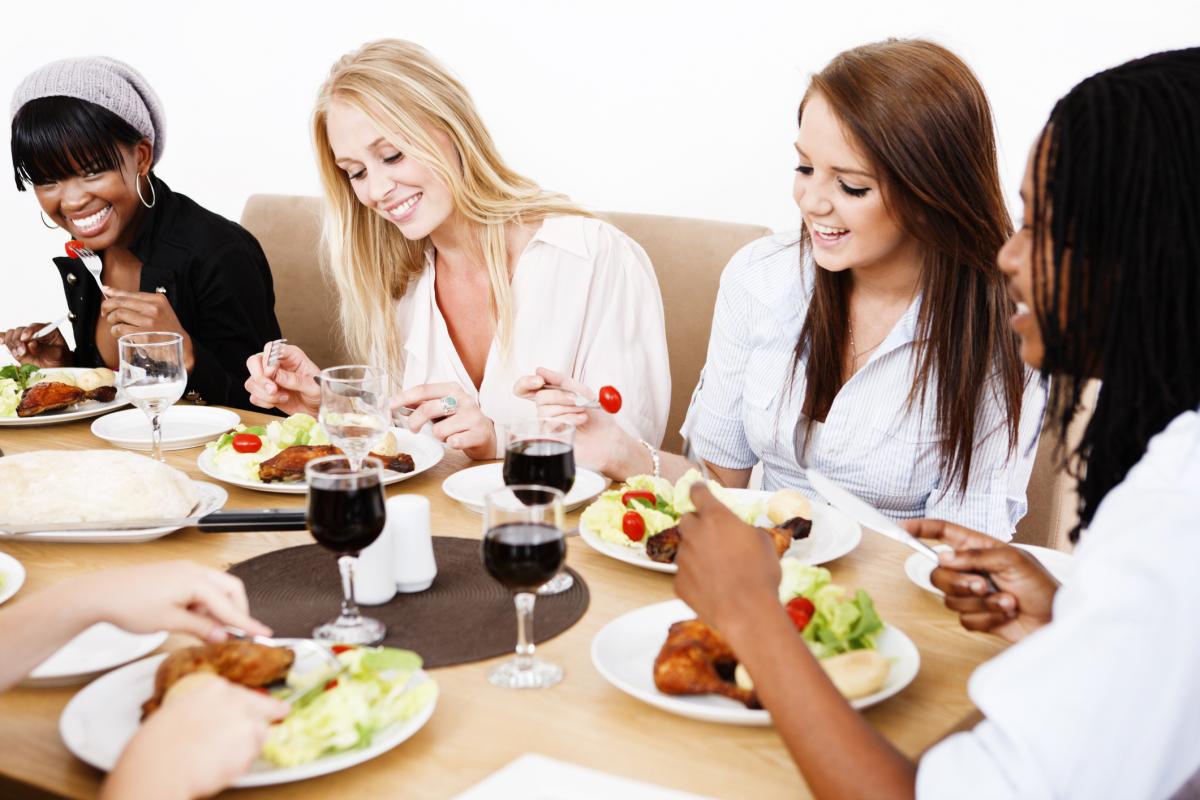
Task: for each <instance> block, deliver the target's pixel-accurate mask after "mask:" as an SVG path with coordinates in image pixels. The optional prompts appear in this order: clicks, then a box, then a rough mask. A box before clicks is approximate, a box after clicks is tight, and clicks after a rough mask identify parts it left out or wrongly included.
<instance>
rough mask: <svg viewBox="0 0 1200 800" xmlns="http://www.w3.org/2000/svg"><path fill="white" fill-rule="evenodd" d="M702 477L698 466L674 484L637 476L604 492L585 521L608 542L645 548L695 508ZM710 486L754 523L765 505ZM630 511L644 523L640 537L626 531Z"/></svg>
mask: <svg viewBox="0 0 1200 800" xmlns="http://www.w3.org/2000/svg"><path fill="white" fill-rule="evenodd" d="M701 480H703V477H702V476H701V475H700V472H699V471H698V470H695V469H690V470H688V471H687V472H686V473H684V475H683V477H682V478H680V479H679V480H678V481H676V482H675V483H674V484H672V483H671V482H670V481H668V480H666V479H665V478H656V477H654V476H653V475H634V476H633V477H632V478H630V479H629V480H627V481H625V483H624V484H623V485H621V486H619V487H617V488H616V489H609V490H608V491H606V492H604V493H603V494H601V495H600V497H599V498H597V499H596V501H595V502H594V503H592V504H591V505H590V506H588V507H587V508H586V509H585V510H584V512H583V516H582V523H583V524H584V525H586V526H587V527H588V528H589V529H590V530H591V531H593V532H594V533H595V534H596V535H597V536H599V537H600V538H601V539H603V540H604V541H606V542H611V543H613V544H619V545H624V546H626V547H642V546H644V544H645V540H646V539H649V538H650V537H651V536H654V535H655V534H656V533H661V532H662V531H664V530H666V529H667V528H670V527H672V526H674V525H675V524H677V523H678V522H679V518H680V517H681V516H683V515H684V514H686V513H688V512H689V511H695V510H696V507H695V506H694V505H692V498H691V495H690V492H691V488H692V484H694V483H696V482H698V481H701ZM708 488H709V490H710V491H711V492H712V493H713V496H714V497H716V498H717V499H718V500H720V501H721V502H722V503H724V504H725V505H726V506H728V507H729V508H730V509H731V510H732V511H733V513H735V514H737V515H738V516H739V517H741V518H742V519H743V520H745V521H746V522H747V523H749V524H751V525H753V524H755V522H756V521H757V520H758V518H759V517H761V516H762V514H763V511H764V510H765V508H766V504H765V503H764V502H763V501H761V500H755V501H752V502H748V503H747V502H742V501H739V500H737V499H735V498H736V495H735V494H734V493H733V492H731V491H730V490H729V489H726V488H725V487H724V486H722V485H721V484H719V483H717V482H716V481H709V482H708ZM651 495H652V496H653V498H654V499H653V500H651V499H650V496H651ZM630 511H634V512H636V513H637V514H638V516H640V517H641V518H642V522H643V525H644V534H643V535H640V536H638V538H637V539H631V538H630V537H629V536H628V535H626V533H625V525H624V524H623V520H624V517H625V514H626V513H628V512H630Z"/></svg>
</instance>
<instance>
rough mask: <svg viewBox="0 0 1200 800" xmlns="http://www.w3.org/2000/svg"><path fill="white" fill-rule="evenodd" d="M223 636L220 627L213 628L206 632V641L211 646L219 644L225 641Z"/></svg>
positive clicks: (224, 634) (223, 632)
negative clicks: (211, 644)
mask: <svg viewBox="0 0 1200 800" xmlns="http://www.w3.org/2000/svg"><path fill="white" fill-rule="evenodd" d="M225 636H226V633H225V630H224V629H223V628H220V627H214V628H213V629H212V630H211V631H209V632H208V640H209V641H210V642H212V643H213V644H220V643H221V642H223V641H225Z"/></svg>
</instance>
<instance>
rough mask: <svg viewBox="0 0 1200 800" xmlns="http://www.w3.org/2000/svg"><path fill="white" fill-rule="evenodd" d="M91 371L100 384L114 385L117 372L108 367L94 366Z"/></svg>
mask: <svg viewBox="0 0 1200 800" xmlns="http://www.w3.org/2000/svg"><path fill="white" fill-rule="evenodd" d="M92 372H94V373H96V377H97V378H99V379H100V385H101V386H116V385H117V374H116V373H115V372H113V371H112V370H111V369H109V368H108V367H96V368H95V369H94V370H92Z"/></svg>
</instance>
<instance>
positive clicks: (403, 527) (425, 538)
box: [387, 494, 437, 592]
mask: <svg viewBox="0 0 1200 800" xmlns="http://www.w3.org/2000/svg"><path fill="white" fill-rule="evenodd" d="M387 527H388V528H390V529H391V530H392V543H393V547H394V550H395V562H394V563H395V570H396V573H395V574H396V588H397V589H398V590H399V591H401V592H423V591H425V590H426V589H428V588H429V587H430V586H431V585H432V584H433V579H434V578H435V577H436V576H437V563H436V562H435V561H434V558H433V535H432V533H431V532H430V525H429V498H427V497H423V496H422V495H419V494H398V495H396V496H395V497H392V498H390V499H388V501H387Z"/></svg>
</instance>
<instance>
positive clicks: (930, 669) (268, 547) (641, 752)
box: [0, 411, 1003, 800]
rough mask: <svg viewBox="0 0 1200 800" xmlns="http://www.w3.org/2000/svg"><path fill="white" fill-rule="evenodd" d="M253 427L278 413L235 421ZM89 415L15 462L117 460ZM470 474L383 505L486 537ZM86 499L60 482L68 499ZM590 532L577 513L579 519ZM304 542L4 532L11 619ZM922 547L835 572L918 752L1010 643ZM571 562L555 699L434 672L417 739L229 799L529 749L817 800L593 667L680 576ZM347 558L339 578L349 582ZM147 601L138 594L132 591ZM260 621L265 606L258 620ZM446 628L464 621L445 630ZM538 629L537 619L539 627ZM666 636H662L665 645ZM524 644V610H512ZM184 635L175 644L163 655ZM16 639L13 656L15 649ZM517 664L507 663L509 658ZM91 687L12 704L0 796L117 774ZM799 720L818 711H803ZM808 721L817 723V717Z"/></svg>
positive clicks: (781, 752) (890, 551)
mask: <svg viewBox="0 0 1200 800" xmlns="http://www.w3.org/2000/svg"><path fill="white" fill-rule="evenodd" d="M237 413H238V414H239V415H240V416H241V419H242V421H243V422H244V423H246V424H247V425H254V424H264V423H266V422H268V421H270V420H271V419H278V418H277V417H271V416H269V415H266V414H262V413H257V412H250V411H238V412H237ZM90 424H91V420H80V421H76V422H68V423H62V424H57V425H47V426H38V427H4V428H0V450H2V451H3V452H4V454H5V456H12V455H15V454H17V453H22V452H27V451H34V450H94V449H110V448H111V447H112V446H111V445H109V444H108V443H107V442H105V441H103V440H101V439H99V438H97V437H95V436H93V435H92V433H91V431H90ZM201 452H202V449H201V448H192V449H187V450H175V451H169V452H166V453H165V454H164V455H165V458H166V462H167V463H168V464H169V465H171V466H173V467H176V468H178V469H180V470H182V471H183V472H185V473H187V474H188V475H189V476H190V477H192V478H194V479H197V480H211V479H210V478H208V477H207V476H205V475H204V474H203V473H202V472H201V471H200V469H199V468H198V466H197V457H198V455H199V454H200V453H201ZM471 464H472V462H471V461H469V459H467V458H466V457H465V456H463V455H462V454H461V453H459V452H457V451H454V450H449V449H448V450H447V451H446V453H445V457H444V458H443V459H442V461H441V462H440V463H438V464H437V465H436V466H435V467H433V468H431V469H430V470H428V471H426V472H424V473H422V474H419V475H416V476H414V477H412V478H410V479H408V480H405V481H402V482H400V483H397V484H394V485H391V486H389V487H387V490H386V491H387V494H388V495H389V496H394V495H397V494H420V495H424V496H425V497H427V498H428V499H429V502H430V506H431V523H432V531H433V534H434V535H435V536H453V537H464V538H468V539H480V538H481V536H482V519H481V517H480V515H479V514H477V513H475V512H473V511H470V510H468V509H467V508H465V507H464V506H462V505H460V504H459V503H457V502H456V501H454V500H452V499H450V498H449V497H447V496H446V495H445V494H444V493H443V492H442V489H441V484H442V481H443V480H444V479H445V478H446V477H447V476H449V475H451V474H453V473H454V472H456V471H458V470H460V469H463V468H464V467H467V466H470V465H471ZM75 488H76V487H71V486H63V487H62V491H64V492H70V491H73V490H74V489H75ZM225 488H226V489H227V490H228V492H229V499H228V502H227V504H226V508H261V507H293V508H302V507H303V505H304V503H305V497H304V495H302V494H300V495H284V494H265V493H262V492H258V491H254V490H250V489H243V488H238V487H236V486H226V487H225ZM568 519H569V525H572V526H573V525H577V524H578V511H576V512H575V513H573V514H571V515H570V516H569V518H568ZM312 541H313V540H312V537H311V535H310V534H309V533H308V532H307V531H288V532H239V533H203V532H201V531H199V530H198V529H196V528H194V527H191V528H184V529H182V530H179V531H177V532H175V533H172V534H170V535H167V536H164V537H162V538H160V539H156V540H153V541H148V542H143V543H134V544H129V543H125V544H99V543H96V544H81V543H43V542H32V541H27V542H22V541H20V539H19V537H4V538H0V552H4V553H7V554H9V555H11V556H13V557H15V558H16V559H18V560H19V561H20V562H21V563H22V564H23V565H24V567H25V570H26V572H27V579H26V583H25V585H24V586H23V587H22V588H21V590H20V591H19V592H18V593H17V595H16V596H15V597H14V598H12V599H11V600H9V601H8V603H7V604H6V605H5V606H4V607H0V614H2V613H4V608H5V607H7V605H8V604H16V603H20V602H22V600H23V599H24V598H27V597H29V596H30V595H32V594H34V593H35V592H38V591H39V590H42V589H45V588H46V587H48V586H51V585H53V584H55V583H57V582H59V581H69V580H71V579H72V578H73V577H75V576H78V575H81V574H84V573H87V572H91V571H93V570H99V569H104V568H107V567H119V566H126V565H134V564H146V563H153V562H157V561H170V560H175V559H189V560H191V561H194V562H198V563H200V564H205V565H208V566H211V567H215V568H218V569H227V568H229V567H230V566H231V565H233V564H237V563H238V562H241V561H244V560H246V559H249V558H252V557H254V556H257V555H260V554H262V553H266V552H269V551H274V550H278V549H281V548H287V547H293V546H296V545H301V544H311V543H312ZM909 554H910V551H909V550H908V549H907V548H905V547H904V546H903V545H901V544H899V543H897V542H895V541H892V540H890V539H887V538H885V537H883V536H881V535H879V534H876V533H874V532H872V531H869V530H868V531H864V533H863V537H862V540H861V542H860V543H859V545H858V546H857V547H856V548H855V549H854V550H853V551H852V552H850V553H849V554H847V555H845V556H842V557H841V558H838V559H836V560H834V561H832V562H829V563H827V564H825V565H824V566H826V567H827V568H828V569H829V570H830V571H831V572H832V575H833V580H834V581H835V582H836V583H839V584H842V585H844V586H847V587H850V588H858V587H861V588H863V589H866V590H867V591H868V592H869V593H870V595H871V597H872V598H873V600H874V603H875V606H876V608H877V609H878V611H879V613H880V615H881V616H882V617H883V619H884V620H885V621H886V622H887V623H889V624H890V625H892V626H895V627H896V628H898V629H900V630H901V631H903V632H904V633H906V634H907V635H908V637H909V638H911V639H912V641H913V642H914V643H915V645H916V647H917V649H918V650H919V652H920V670H919V672H918V673H917V676H916V678H915V679H914V680H913V681H912V683H911V684H910V685H908V686H907V687H906V688H905V689H904V690H903V691H901V692H900V693H899V694H897V695H895V696H893V697H891V698H889V699H887V700H885V701H884V702H882V703H880V704H878V705H876V706H873V707H871V708H869V709H866V710H865V711H863V712H862V713H863V715H864V717H865V718H866V720H867V721H868V722H869V723H870V724H871V725H872V726H873V727H874V728H875V729H876V730H877V731H878V732H879V733H880V734H881V735H882V736H883V737H884V738H886V739H887V740H888V741H890V742H891V743H892V744H893V745H894V746H895V747H896V748H897V749H898V750H899V751H900V752H902V753H904V754H905V755H907V756H910V757H914V758H915V757H917V756H919V755H920V754H921V752H922V751H924V750H925V749H926V748H928V747H929V746H930V745H932V744H934V743H935V742H937V741H938V740H939V739H941V738H943V737H944V736H946V735H947V734H948V733H949V732H951V731H953V730H955V729H956V728H957V727H960V726H961V725H962V724H964V721H966V720H969V719H970V718H971V716H972V715H973V714H974V707H973V706H972V704H971V702H970V699H969V698H968V696H967V680H968V678H969V677H970V675H971V672H972V670H974V669H975V667H976V666H977V665H979V664H980V663H981V662H983V661H985V660H986V659H988V658H990V657H991V656H993V655H994V654H996V653H997V652H998V651H999V650H1000V649H1001V648H1002V647H1003V643H1002V642H1000V641H999V640H998V639H996V638H994V637H990V636H986V635H981V634H976V633H970V632H968V631H966V630H964V629H963V628H962V627H961V626H960V625H959V622H958V618H957V616H956V615H955V614H953V613H951V612H950V611H948V610H947V609H945V608H944V607H943V605H942V603H941V601H940V598H938V597H936V596H934V595H932V594H930V593H928V592H926V591H924V590H922V589H920V588H918V587H917V586H916V585H915V584H913V583H912V582H910V580H909V579H908V578H907V577H906V576H905V572H904V566H903V565H904V561H905V559H906V558H907V557H908V556H909ZM567 563H568V565H570V566H571V567H572V568H574V569H575V570H576V571H577V572H578V573H579V574H580V575H582V576H583V578H584V579H585V581H586V582H587V586H588V588H589V591H590V604H589V606H588V608H587V611H586V613H585V614H584V615H583V617H582V618H581V619H580V620H579V621H578V622H577V623H576V624H575V625H573V626H572V627H570V628H569V629H567V630H566V631H565V632H563V633H561V634H560V635H558V636H556V637H554V638H552V639H550V640H548V641H546V642H545V643H543V644H540V645H538V653H539V655H541V656H543V657H544V658H546V659H548V660H550V661H553V662H554V663H556V664H559V665H561V666H562V667H563V668H564V670H565V677H564V679H563V681H562V682H561V683H560V684H558V685H557V686H554V687H553V688H550V689H543V690H510V689H501V688H496V687H494V686H492V685H490V684H489V683H488V681H487V678H486V673H487V671H488V669H489V668H490V667H491V666H492V665H493V664H494V663H495V662H496V661H497V659H489V660H487V661H482V662H474V663H467V664H460V665H456V666H449V667H443V668H439V669H433V670H430V675H431V676H432V677H433V679H434V680H436V681H437V684H438V687H439V697H438V701H437V707H436V710H435V712H434V714H433V716H432V718H430V720H429V721H428V723H427V724H425V725H424V727H422V728H421V729H420V730H419V731H418V732H417V733H416V734H415V735H414V736H413V737H412V738H410V739H408V740H406V741H404V742H403V743H401V744H400V745H399V746H398V747H396V748H394V749H392V750H390V751H388V752H386V753H384V754H382V755H380V756H378V757H377V758H374V759H371V760H369V761H366V762H364V763H361V764H358V765H357V766H354V767H351V768H349V769H346V770H343V771H339V772H334V773H331V774H327V775H324V776H321V777H316V778H310V779H307V780H303V781H300V782H297V783H288V784H282V785H275V786H267V787H261V788H253V789H238V790H236V791H230V792H227V793H226V795H229V796H236V797H238V798H245V800H251V798H254V799H255V800H257V799H258V798H283V797H287V798H293V799H298V798H326V797H400V796H402V797H404V798H406V800H416V799H417V798H447V797H453V796H454V795H456V794H458V793H459V792H462V791H464V790H466V789H468V788H469V787H471V786H472V785H474V784H476V783H478V782H480V781H481V780H483V779H484V778H485V777H486V776H488V775H489V774H491V773H493V772H495V771H496V770H498V769H500V768H501V767H503V766H504V765H506V764H508V763H509V762H511V761H513V760H514V759H516V758H518V757H520V756H521V755H523V754H526V753H539V754H542V755H545V756H549V757H551V758H554V759H559V760H562V761H566V762H570V763H572V764H576V765H580V766H583V767H587V768H592V769H595V770H600V771H602V772H606V773H610V774H613V775H617V776H622V777H625V778H629V779H633V780H636V781H642V782H645V783H649V784H655V785H658V786H661V787H666V788H669V789H675V790H680V791H684V792H691V793H694V794H697V795H702V796H708V797H729V798H734V797H737V798H744V797H754V798H774V797H780V798H782V797H787V798H796V797H807V796H809V792H808V789H807V787H806V786H805V783H804V778H803V776H802V775H801V774H800V772H799V771H798V770H797V769H796V767H795V765H794V763H793V762H792V760H791V758H790V756H789V755H788V751H787V749H786V748H785V746H784V744H783V741H782V740H781V739H780V737H779V735H778V734H777V733H776V732H775V730H774V729H773V728H771V727H744V726H735V725H727V724H719V723H713V722H705V721H698V720H693V719H687V718H684V717H681V716H676V715H674V714H671V713H668V712H666V711H664V710H660V709H658V708H655V707H653V706H650V705H647V704H646V703H643V702H641V701H639V700H637V699H635V698H634V697H631V696H629V695H627V694H625V693H623V692H621V691H619V690H618V689H617V688H615V687H614V686H612V685H610V684H609V683H608V682H607V681H606V680H605V679H604V678H603V677H602V676H601V674H600V673H599V672H598V671H597V670H596V668H595V667H594V666H593V664H592V661H591V655H590V653H591V643H592V639H593V637H594V636H596V634H597V632H598V631H599V630H600V629H601V628H602V627H603V626H604V625H605V624H606V623H608V622H610V621H611V620H613V619H614V618H616V617H618V616H620V615H622V614H625V613H626V612H629V611H631V610H634V609H638V608H640V607H643V606H647V605H650V604H653V603H659V602H662V601H666V600H670V599H673V598H674V597H675V594H674V590H673V585H672V576H671V575H670V574H664V573H659V572H653V571H649V570H646V569H641V568H638V567H636V566H632V565H630V564H626V563H623V562H620V561H617V560H614V559H613V558H610V557H607V556H605V555H603V554H601V553H599V552H597V551H595V550H593V549H591V548H590V547H589V546H588V545H587V544H586V543H585V542H584V541H583V540H582V539H581V538H580V537H578V536H572V537H569V538H568V546H567ZM335 569H336V568H335V567H334V565H333V557H332V555H331V558H330V574H329V579H330V580H331V581H334V580H336V572H335ZM130 590H131V591H136V587H130ZM251 611H252V612H253V609H251ZM444 624H445V625H446V626H451V627H452V626H454V625H456V624H458V622H457V621H456V620H455V619H446V620H444ZM535 624H536V620H535ZM665 633H666V632H665V631H664V637H665ZM513 639H514V642H515V639H516V615H515V613H514V615H513ZM187 643H188V640H187V639H186V638H185V637H182V636H178V635H176V636H172V637H170V638H169V639H168V640H167V641H166V643H165V644H164V648H165V649H172V648H175V647H180V646H184V645H185V644H187ZM19 646H20V644H19V642H4V643H3V644H2V645H0V647H2V648H9V647H19ZM504 657H505V658H507V657H508V656H504ZM79 689H80V687H79V686H74V687H63V688H24V687H18V688H14V689H12V690H10V691H8V692H7V693H5V694H3V695H0V742H3V745H2V746H0V797H4V798H44V797H55V798H58V797H66V798H86V797H94V796H95V795H96V794H97V792H98V789H99V786H100V783H101V781H102V780H103V778H104V774H103V773H102V772H101V771H99V770H97V769H94V768H92V767H90V766H88V765H87V764H85V763H83V762H82V761H80V760H78V759H77V758H75V757H74V756H73V755H72V754H71V753H70V752H69V751H68V749H67V748H66V746H65V745H64V744H63V740H62V738H61V737H60V735H59V717H60V715H61V713H62V711H63V708H64V706H65V705H66V704H67V702H68V701H69V700H70V699H71V697H72V696H73V695H74V694H75V693H76V692H77V691H79ZM789 713H795V714H805V709H804V708H797V709H794V710H792V711H790V712H789ZM807 724H809V725H812V726H815V727H817V728H819V727H820V726H821V725H822V720H821V719H820V718H817V717H813V718H811V719H808V720H807Z"/></svg>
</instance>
